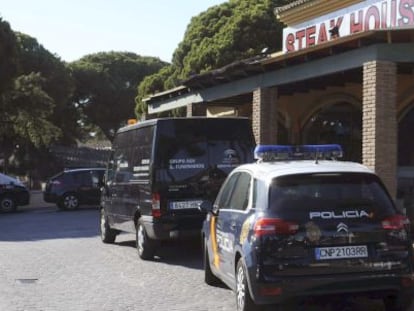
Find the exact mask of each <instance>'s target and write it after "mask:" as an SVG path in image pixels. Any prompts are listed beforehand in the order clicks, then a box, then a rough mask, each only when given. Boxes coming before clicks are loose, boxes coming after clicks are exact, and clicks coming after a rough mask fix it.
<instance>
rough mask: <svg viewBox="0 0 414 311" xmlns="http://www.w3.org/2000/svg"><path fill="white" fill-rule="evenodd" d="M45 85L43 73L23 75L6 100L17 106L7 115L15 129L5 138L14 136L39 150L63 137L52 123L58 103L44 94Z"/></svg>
mask: <svg viewBox="0 0 414 311" xmlns="http://www.w3.org/2000/svg"><path fill="white" fill-rule="evenodd" d="M44 82H45V80H44V79H43V78H42V77H41V75H40V73H30V74H29V75H21V76H19V77H18V78H17V79H16V80H15V81H14V86H13V88H12V89H11V90H10V92H8V94H7V96H6V97H7V98H6V102H7V103H8V104H9V106H13V109H8V110H7V111H6V112H5V116H6V118H7V120H8V121H9V122H10V125H11V126H10V127H9V132H8V133H3V134H4V135H14V136H15V137H16V139H17V140H18V141H25V140H27V141H28V142H30V143H31V144H33V145H34V146H35V147H37V148H39V147H41V146H47V145H49V144H50V143H51V142H52V141H54V140H56V139H57V138H58V137H59V136H60V134H61V130H60V129H59V128H58V127H57V126H55V125H54V124H53V123H52V122H51V121H50V120H48V118H49V117H50V115H51V114H52V112H53V107H54V101H53V99H52V98H51V97H50V96H49V95H48V94H47V93H46V92H45V91H44V90H43V88H42V84H43V83H44ZM10 129H11V131H10ZM12 133H13V134H12Z"/></svg>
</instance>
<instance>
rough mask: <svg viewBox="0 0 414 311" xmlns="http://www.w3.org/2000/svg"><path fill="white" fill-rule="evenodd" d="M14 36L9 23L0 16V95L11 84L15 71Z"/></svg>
mask: <svg viewBox="0 0 414 311" xmlns="http://www.w3.org/2000/svg"><path fill="white" fill-rule="evenodd" d="M15 54H16V37H15V35H14V33H13V31H12V30H11V28H10V25H9V23H7V22H6V21H3V20H2V19H1V17H0V96H1V94H2V91H4V89H5V88H6V87H8V86H9V85H11V84H12V81H13V76H14V75H15V73H16V64H15Z"/></svg>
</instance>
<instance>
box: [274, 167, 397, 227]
mask: <svg viewBox="0 0 414 311" xmlns="http://www.w3.org/2000/svg"><path fill="white" fill-rule="evenodd" d="M269 195H270V196H269V207H270V209H271V210H274V211H277V212H278V213H280V214H282V215H283V216H284V217H294V218H298V217H299V218H302V217H307V216H308V215H309V213H308V211H320V210H324V211H325V210H327V211H332V212H333V213H334V212H335V211H337V214H336V215H341V213H342V212H343V211H350V210H351V211H355V213H358V212H360V211H364V212H367V213H373V215H374V216H375V218H379V219H381V218H383V217H386V216H389V215H393V214H395V213H396V211H395V208H394V206H393V204H392V201H391V199H390V197H389V196H388V195H387V193H386V191H385V189H384V186H383V185H382V183H381V182H380V181H379V179H378V177H377V176H375V175H372V174H364V173H318V174H298V175H288V176H281V177H278V178H275V179H274V180H273V182H272V184H271V188H270V194H269ZM303 212H306V213H303ZM338 213H339V214H338Z"/></svg>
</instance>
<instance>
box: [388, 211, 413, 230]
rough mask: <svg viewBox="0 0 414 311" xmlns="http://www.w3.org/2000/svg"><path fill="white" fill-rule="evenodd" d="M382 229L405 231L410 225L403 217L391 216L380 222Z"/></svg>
mask: <svg viewBox="0 0 414 311" xmlns="http://www.w3.org/2000/svg"><path fill="white" fill-rule="evenodd" d="M381 224H382V228H383V229H385V230H401V229H407V228H408V227H409V225H410V220H409V219H408V218H407V217H406V216H404V215H398V214H397V215H393V216H390V217H388V218H385V219H384V220H383V221H382V222H381Z"/></svg>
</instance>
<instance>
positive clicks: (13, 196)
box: [0, 173, 30, 212]
mask: <svg viewBox="0 0 414 311" xmlns="http://www.w3.org/2000/svg"><path fill="white" fill-rule="evenodd" d="M29 202H30V192H29V190H28V189H27V187H26V186H25V185H23V184H22V183H21V182H20V181H19V180H17V179H16V178H13V177H10V176H8V175H5V174H1V173H0V212H13V211H15V210H16V209H17V207H18V206H23V205H28V204H29Z"/></svg>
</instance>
